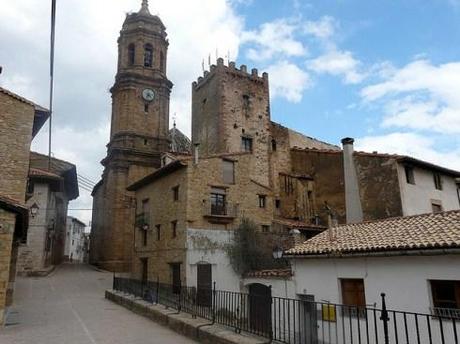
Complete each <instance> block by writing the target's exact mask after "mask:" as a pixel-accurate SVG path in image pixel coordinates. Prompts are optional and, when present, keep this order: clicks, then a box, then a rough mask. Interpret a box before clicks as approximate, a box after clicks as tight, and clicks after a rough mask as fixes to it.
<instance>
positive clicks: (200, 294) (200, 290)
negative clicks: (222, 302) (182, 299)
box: [197, 264, 212, 307]
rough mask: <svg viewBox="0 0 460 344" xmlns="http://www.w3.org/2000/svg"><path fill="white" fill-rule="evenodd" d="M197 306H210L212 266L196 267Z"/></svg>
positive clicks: (202, 265) (201, 265)
mask: <svg viewBox="0 0 460 344" xmlns="http://www.w3.org/2000/svg"><path fill="white" fill-rule="evenodd" d="M197 304H198V305H199V306H205V307H211V306H212V265H211V264H198V265H197Z"/></svg>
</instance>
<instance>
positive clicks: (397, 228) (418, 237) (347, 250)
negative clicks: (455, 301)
mask: <svg viewBox="0 0 460 344" xmlns="http://www.w3.org/2000/svg"><path fill="white" fill-rule="evenodd" d="M440 248H460V210H454V211H446V212H441V213H436V214H423V215H415V216H406V217H395V218H389V219H385V220H379V221H371V222H362V223H356V224H348V225H342V226H338V227H335V228H333V229H331V230H326V231H324V232H323V233H321V234H318V235H316V236H315V237H313V238H311V239H309V240H307V241H305V242H304V243H302V244H300V245H297V246H295V247H294V248H292V249H290V250H287V251H286V252H285V254H286V255H305V256H308V255H315V256H316V255H325V256H326V255H337V256H340V255H346V254H353V253H363V252H371V253H375V252H382V251H397V250H398V251H399V250H404V251H409V250H429V249H440Z"/></svg>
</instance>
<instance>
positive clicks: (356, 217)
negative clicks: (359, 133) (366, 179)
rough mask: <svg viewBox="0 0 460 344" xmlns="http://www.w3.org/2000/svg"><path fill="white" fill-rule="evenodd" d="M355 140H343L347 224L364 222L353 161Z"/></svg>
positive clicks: (347, 138)
mask: <svg viewBox="0 0 460 344" xmlns="http://www.w3.org/2000/svg"><path fill="white" fill-rule="evenodd" d="M354 142H355V140H354V139H352V138H350V137H346V138H344V139H342V146H343V179H344V181H345V208H346V215H347V223H357V222H362V221H363V209H362V207H361V197H360V195H359V183H358V175H357V173H356V166H355V161H354V159H353V143H354Z"/></svg>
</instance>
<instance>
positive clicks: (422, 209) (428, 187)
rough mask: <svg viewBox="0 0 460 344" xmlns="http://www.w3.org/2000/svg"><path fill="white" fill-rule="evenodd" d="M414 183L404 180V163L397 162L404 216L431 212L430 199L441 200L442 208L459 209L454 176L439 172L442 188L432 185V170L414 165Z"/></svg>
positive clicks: (459, 204)
mask: <svg viewBox="0 0 460 344" xmlns="http://www.w3.org/2000/svg"><path fill="white" fill-rule="evenodd" d="M414 177H415V185H414V184H409V183H407V182H406V173H405V171H404V165H402V164H398V178H399V185H400V190H401V201H402V209H403V214H404V216H409V215H417V214H424V213H431V212H432V208H431V200H439V201H441V202H442V207H443V210H455V209H460V202H459V199H458V193H457V185H456V183H455V178H454V177H452V176H448V175H445V174H441V178H442V186H443V188H442V190H437V189H436V187H435V185H434V179H433V171H432V170H428V169H422V168H420V167H417V166H415V167H414Z"/></svg>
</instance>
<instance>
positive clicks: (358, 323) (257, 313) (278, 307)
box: [113, 277, 460, 344]
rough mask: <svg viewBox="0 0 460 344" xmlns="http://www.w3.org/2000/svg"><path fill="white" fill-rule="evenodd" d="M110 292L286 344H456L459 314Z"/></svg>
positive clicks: (125, 282) (151, 289)
mask: <svg viewBox="0 0 460 344" xmlns="http://www.w3.org/2000/svg"><path fill="white" fill-rule="evenodd" d="M113 289H114V290H117V291H121V292H124V293H128V294H132V295H134V296H136V297H139V298H142V299H143V300H145V301H148V302H151V303H156V304H161V305H164V306H166V307H169V308H173V309H176V310H177V311H178V312H186V313H189V314H192V316H194V317H197V316H198V317H201V318H205V319H208V320H210V321H211V323H212V324H213V323H219V324H222V325H226V326H229V327H232V328H234V329H235V331H236V332H241V331H245V332H248V333H253V334H256V335H259V336H263V337H266V338H268V339H270V340H272V341H273V342H280V343H289V344H322V343H328V344H348V343H349V344H370V343H372V344H379V343H381V344H389V343H394V344H400V343H401V344H403V343H404V344H412V343H413V344H425V343H427V344H458V333H459V331H460V317H458V316H457V315H458V313H452V312H449V313H448V315H443V313H441V312H433V314H421V313H412V312H403V311H394V310H388V309H387V308H386V304H385V295H384V294H382V304H381V308H372V307H364V306H363V307H357V306H346V305H342V304H333V303H325V302H314V301H312V300H310V299H308V298H307V297H306V298H304V299H303V298H302V297H300V299H290V298H282V297H273V296H271V292H269V293H264V292H260V293H253V292H250V293H239V292H230V291H222V290H216V289H215V283H214V288H213V289H197V288H195V287H179V288H178V286H172V285H169V284H163V283H159V282H152V281H144V282H143V281H140V280H135V279H128V278H121V277H114V280H113Z"/></svg>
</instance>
